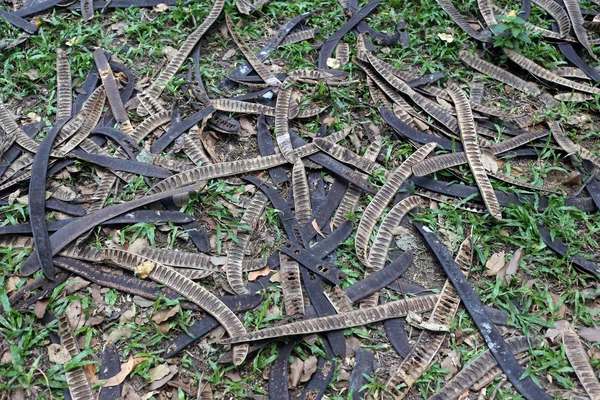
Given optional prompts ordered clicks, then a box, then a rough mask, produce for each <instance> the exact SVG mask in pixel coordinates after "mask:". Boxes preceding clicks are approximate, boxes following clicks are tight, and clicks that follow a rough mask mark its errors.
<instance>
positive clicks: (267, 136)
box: [256, 114, 289, 185]
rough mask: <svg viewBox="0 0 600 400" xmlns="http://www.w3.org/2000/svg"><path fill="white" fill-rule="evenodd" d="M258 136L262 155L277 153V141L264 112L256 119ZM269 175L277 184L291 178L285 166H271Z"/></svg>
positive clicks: (259, 149)
mask: <svg viewBox="0 0 600 400" xmlns="http://www.w3.org/2000/svg"><path fill="white" fill-rule="evenodd" d="M256 136H257V141H258V151H259V152H260V155H261V156H263V157H264V156H271V155H273V154H275V143H274V142H273V136H272V135H271V131H270V130H269V125H268V124H267V121H266V119H265V116H264V114H261V115H260V116H259V117H258V119H257V120H256ZM269 176H270V177H271V180H272V181H273V183H275V184H276V185H279V184H281V183H283V182H286V181H288V180H289V178H288V176H287V174H286V172H285V169H284V168H283V167H275V168H269Z"/></svg>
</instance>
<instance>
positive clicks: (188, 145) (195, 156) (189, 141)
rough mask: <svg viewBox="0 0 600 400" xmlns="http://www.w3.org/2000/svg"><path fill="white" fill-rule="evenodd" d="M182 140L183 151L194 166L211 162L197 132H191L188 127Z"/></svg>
mask: <svg viewBox="0 0 600 400" xmlns="http://www.w3.org/2000/svg"><path fill="white" fill-rule="evenodd" d="M184 142H185V146H184V148H183V151H184V153H185V154H186V155H187V156H188V157H189V159H190V160H191V161H192V162H193V163H194V164H195V165H196V166H199V165H206V164H212V161H211V159H210V158H209V157H208V155H207V154H206V150H204V144H202V140H201V139H200V135H199V134H198V132H192V130H191V129H190V132H188V133H185V134H184Z"/></svg>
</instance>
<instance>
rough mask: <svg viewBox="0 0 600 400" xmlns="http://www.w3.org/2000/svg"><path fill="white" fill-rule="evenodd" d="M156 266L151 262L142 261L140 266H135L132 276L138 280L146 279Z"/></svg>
mask: <svg viewBox="0 0 600 400" xmlns="http://www.w3.org/2000/svg"><path fill="white" fill-rule="evenodd" d="M155 266H156V264H155V263H153V262H152V261H143V262H142V263H141V264H140V265H137V266H136V267H135V268H134V271H133V272H134V274H135V276H137V277H138V278H141V279H146V278H147V277H148V275H150V273H151V272H152V270H153V269H154V267H155Z"/></svg>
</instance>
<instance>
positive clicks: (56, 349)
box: [48, 343, 71, 365]
mask: <svg viewBox="0 0 600 400" xmlns="http://www.w3.org/2000/svg"><path fill="white" fill-rule="evenodd" d="M48 359H49V360H50V362H52V363H54V364H60V365H65V364H66V363H68V362H69V361H71V355H70V354H69V352H68V351H67V349H66V348H64V347H63V346H61V345H60V344H56V343H52V344H50V345H49V346H48Z"/></svg>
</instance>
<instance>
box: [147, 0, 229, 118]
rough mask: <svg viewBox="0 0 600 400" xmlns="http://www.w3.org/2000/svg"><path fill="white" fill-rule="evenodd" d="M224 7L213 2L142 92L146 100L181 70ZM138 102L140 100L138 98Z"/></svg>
mask: <svg viewBox="0 0 600 400" xmlns="http://www.w3.org/2000/svg"><path fill="white" fill-rule="evenodd" d="M224 5H225V0H215V3H214V4H213V7H212V8H211V10H210V12H209V13H208V15H207V16H206V19H205V20H204V21H202V24H200V26H199V27H198V28H196V30H195V31H194V32H192V33H191V34H190V35H189V36H188V37H187V39H186V40H185V42H184V43H183V45H182V46H181V48H180V49H179V51H178V52H177V54H175V56H174V57H173V58H172V59H171V61H169V64H168V65H167V67H166V68H165V69H164V70H163V71H162V72H161V73H160V75H159V76H158V78H156V81H155V82H154V83H153V84H152V85H151V86H150V88H148V89H146V90H145V91H144V93H143V94H145V95H146V96H147V98H149V99H157V98H158V97H159V96H160V94H161V93H162V91H163V90H164V88H165V87H166V85H167V84H168V83H169V82H170V81H171V79H172V78H173V77H174V76H175V74H176V73H177V71H179V68H181V66H182V65H183V62H184V61H185V60H186V59H187V57H188V55H189V54H190V53H191V52H192V50H193V49H194V47H195V46H196V44H197V43H198V41H199V40H200V38H202V36H204V34H205V33H206V31H207V30H208V28H210V27H211V26H212V24H213V23H214V22H215V21H216V20H217V18H218V17H219V15H220V14H221V11H222V10H223V6H224ZM140 100H142V99H141V98H140ZM148 112H150V110H148Z"/></svg>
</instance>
